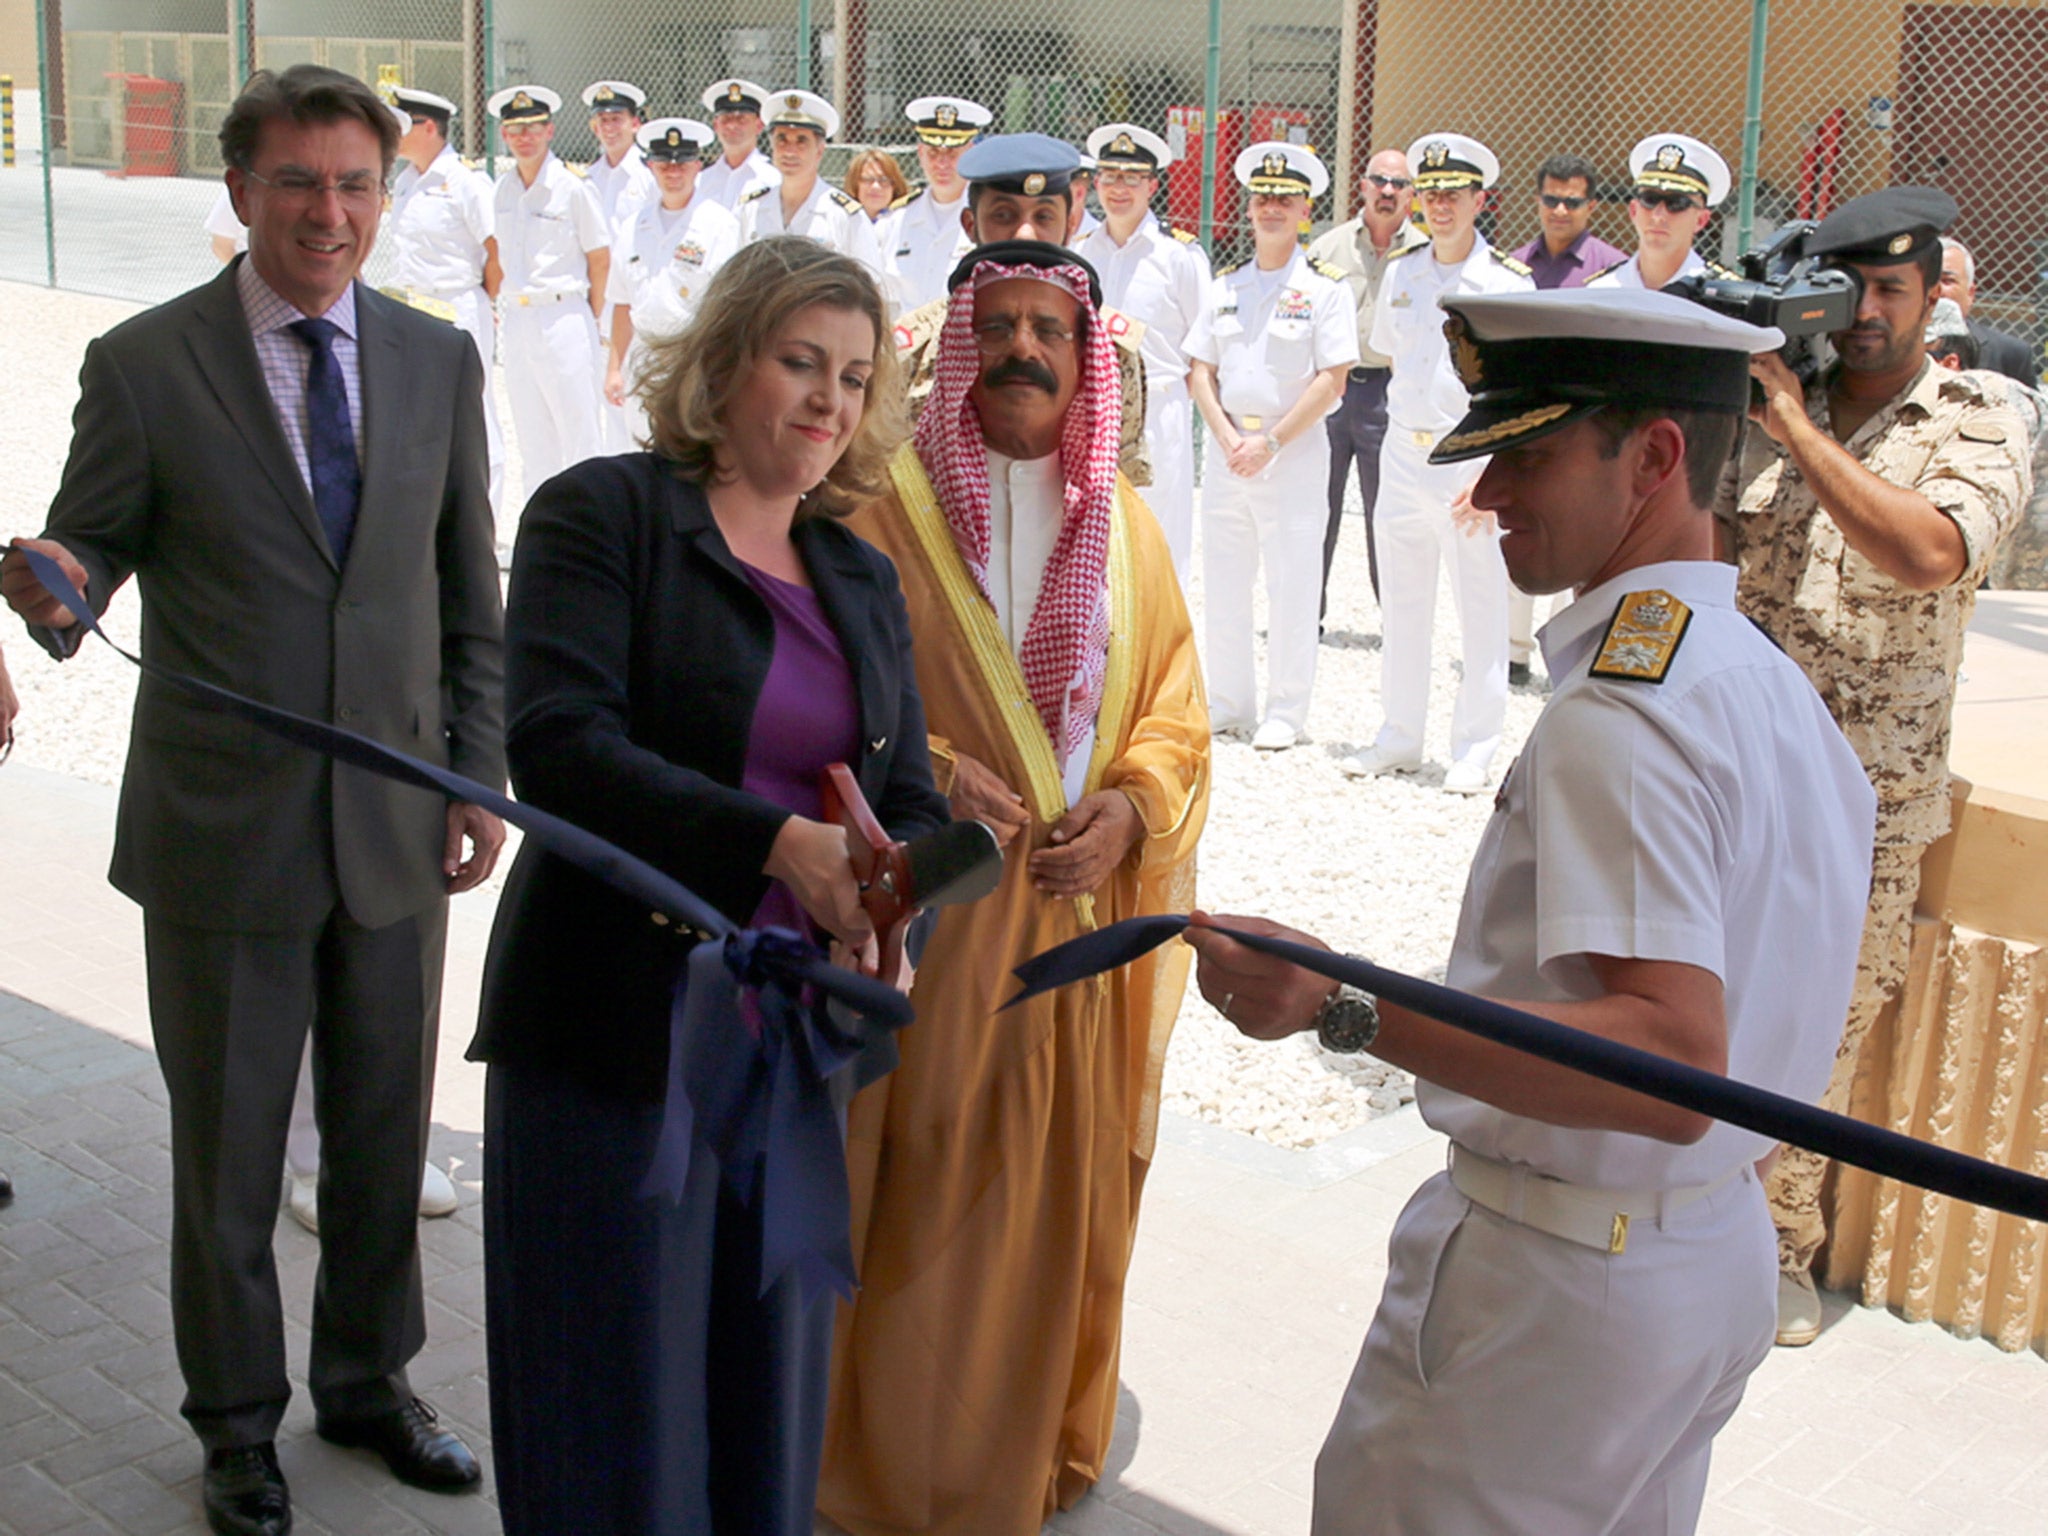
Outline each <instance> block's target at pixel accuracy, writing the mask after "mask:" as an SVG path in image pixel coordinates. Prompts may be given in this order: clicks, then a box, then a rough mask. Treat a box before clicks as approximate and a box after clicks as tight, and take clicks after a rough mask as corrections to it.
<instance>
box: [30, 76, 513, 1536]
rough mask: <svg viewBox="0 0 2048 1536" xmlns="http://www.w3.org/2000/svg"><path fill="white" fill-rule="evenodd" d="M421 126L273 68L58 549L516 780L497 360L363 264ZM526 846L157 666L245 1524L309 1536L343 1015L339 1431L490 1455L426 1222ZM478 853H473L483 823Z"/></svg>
mask: <svg viewBox="0 0 2048 1536" xmlns="http://www.w3.org/2000/svg"><path fill="white" fill-rule="evenodd" d="M397 138H398V135H397V125H396V123H395V122H394V121H393V119H392V117H391V115H390V114H389V113H388V112H387V110H386V109H385V107H384V106H383V104H382V103H381V102H380V101H379V100H378V99H377V97H376V96H375V94H374V93H372V92H371V91H370V90H369V89H368V88H367V87H366V86H364V85H363V84H362V83H361V82H360V81H357V80H354V79H351V78H350V77H348V76H346V75H341V74H337V73H335V72H333V71H330V70H325V69H320V68H316V67H313V66H299V67H295V68H293V69H289V70H286V71H284V72H283V73H282V74H281V75H271V74H270V73H268V72H267V71H262V72H258V73H257V74H256V75H255V76H254V77H252V78H251V80H250V81H249V83H248V85H247V86H246V87H245V88H244V90H243V93H242V95H241V96H240V98H239V99H238V100H237V101H236V102H235V104H234V106H233V107H232V108H231V109H230V111H229V114H228V119H227V122H226V124H225V125H224V126H223V128H222V129H221V149H222V155H223V159H224V160H225V162H226V163H227V166H228V170H227V174H226V179H227V185H228V189H229V191H230V193H231V194H232V195H233V198H234V203H235V208H236V212H237V213H238V214H239V215H240V217H241V218H242V221H243V222H244V223H245V224H247V225H248V227H249V252H248V255H247V256H246V257H244V258H242V259H240V260H237V261H235V262H234V263H232V264H231V265H230V266H229V267H228V268H227V269H226V270H225V271H223V272H222V273H221V275H220V276H219V277H217V278H216V279H214V280H213V281H212V282H210V283H208V284H207V285H206V286H204V287H202V288H199V289H195V290H194V291H192V292H190V293H188V294H185V295H184V296H182V297H180V298H177V299H173V300H172V301H171V302H169V303H168V304H165V305H162V306H161V307H159V308H157V309H154V310H151V311H149V312H148V313H146V314H143V315H139V316H137V317H136V318H135V319H133V320H130V321H128V322H127V323H126V324H124V325H121V326H119V327H117V328H116V329H114V330H113V331H111V332H109V333H108V334H107V335H105V336H103V337H101V338H99V340H97V341H95V342H94V343H93V344H92V345H91V346H90V347H89V348H88V349H87V352H86V356H85V364H84V368H83V370H82V372H81V375H80V383H81V390H82V393H81V396H80V399H79V404H78V410H77V414H76V416H75V418H74V437H73V441H72V447H71V457H70V460H69V462H68V463H67V465H66V466H65V471H64V478H63V482H62V485H61V486H60V488H59V490H58V493H57V498H56V501H55V502H54V503H53V504H52V506H51V509H50V519H49V527H48V529H47V530H46V532H45V535H44V536H43V538H41V539H39V540H35V541H30V542H31V543H32V546H33V547H36V548H39V549H41V550H42V551H43V552H45V553H47V554H49V555H50V556H51V557H52V558H55V559H57V560H58V561H59V563H60V564H61V565H63V566H64V567H65V569H66V573H67V574H68V575H69V576H70V577H71V578H72V580H73V581H74V582H76V583H77V584H78V585H79V586H80V587H81V588H82V589H83V590H84V591H85V592H86V594H87V595H88V597H89V598H90V599H91V601H92V603H93V604H94V605H95V607H97V608H100V609H104V607H105V606H106V604H107V602H108V600H109V599H110V598H111V597H112V595H113V593H114V591H115V590H116V589H117V588H118V587H119V586H120V585H121V583H122V582H123V581H125V580H126V579H127V578H128V577H129V576H130V575H134V576H135V577H137V580H138V586H139V589H140V592H141V598H142V636H143V645H144V648H145V651H146V653H147V656H148V659H150V660H151V661H153V662H154V663H157V664H159V665H161V666H164V667H167V668H169V669H171V670H172V671H174V672H179V673H186V674H190V675H192V676H196V677H199V678H202V679H204V680H206V681H208V682H212V683H216V684H219V685H220V686H222V687H225V688H229V689H233V690H235V691H236V692H239V693H243V694H246V695H249V696H251V697H253V698H257V699H260V700H263V701H264V702H266V703H270V704H275V705H279V706H281V707H283V708H285V709H290V710H294V711H297V712H298V713H301V714H305V715H310V716H313V717H314V718H317V719H322V720H328V721H332V722H333V723H335V724H337V725H342V726H346V727H348V728H350V729H352V730H355V731H359V732H361V733H363V734H365V735H368V736H371V737H374V738H375V739H377V740H379V741H382V742H384V743H386V744H387V745H390V746H394V747H398V748H401V749H403V750H405V751H408V752H411V753H413V754H415V755H418V756H420V757H423V758H426V759H428V760H430V761H433V762H436V763H440V764H445V765H447V766H449V767H452V768H454V769H455V770H456V771H457V772H460V773H465V774H468V775H469V776H471V777H473V778H476V779H480V780H482V781H484V782H485V783H488V784H491V785H493V786H495V785H498V784H500V783H502V782H503V777H504V762H503V746H502V736H503V705H502V701H501V688H502V678H503V666H502V658H501V651H500V625H501V610H500V600H499V588H498V571H497V562H496V559H495V555H494V546H493V541H492V530H491V510H490V502H489V498H488V495H487V470H486V463H485V436H484V423H483V416H482V407H481V400H482V393H481V386H480V379H479V369H478V363H477V357H476V349H475V348H474V347H473V346H471V345H470V342H469V338H468V337H467V336H465V335H463V333H462V332H460V331H458V330H456V329H454V328H453V327H452V326H448V325H445V324H443V323H442V322H440V321H438V320H436V319H433V318H431V317H429V316H426V315H423V314H420V313H418V312H416V311H413V310H410V309H407V308H405V307H404V306H402V305H399V304H396V303H394V302H392V301H390V300H388V299H385V298H384V297H382V296H381V295H379V294H377V293H375V292H374V291H372V290H370V289H368V288H365V287H363V286H361V285H359V284H357V283H356V281H355V276H356V273H357V271H358V270H359V269H360V267H361V266H362V262H363V258H364V257H365V256H366V255H367V254H368V253H369V250H370V247H371V244H372V242H374V240H375V239H376V234H377V224H378V220H379V217H380V214H381V211H382V204H383V193H384V180H385V177H386V175H387V174H388V172H389V170H390V168H391V163H392V158H393V155H394V154H395V152H396V148H397ZM0 592H4V594H5V596H6V598H7V601H8V602H9V603H10V604H11V605H12V606H13V607H14V609H15V610H16V611H17V612H18V613H19V614H21V616H22V617H23V618H25V619H26V620H27V621H28V623H29V624H30V626H31V633H32V634H33V635H34V636H35V637H36V638H37V640H38V641H39V642H40V643H41V644H43V645H44V647H45V648H46V649H48V650H49V651H50V652H51V653H52V654H54V655H56V656H58V657H59V658H60V659H61V658H63V657H65V656H68V655H69V654H71V653H72V652H73V651H75V650H76V649H77V646H78V644H79V642H80V638H81V634H80V626H78V625H76V624H75V623H73V622H72V621H71V620H70V616H69V615H68V614H67V613H66V612H64V611H63V610H62V609H61V608H60V607H59V606H58V605H57V604H55V602H54V601H53V600H52V599H51V598H50V597H49V594H48V593H46V592H45V591H44V590H43V588H42V586H41V585H40V583H38V582H37V581H36V580H35V578H34V577H33V575H32V574H31V573H30V572H29V570H28V569H27V562H26V561H24V560H23V559H21V557H20V556H19V555H18V554H14V553H10V554H8V555H7V557H6V558H5V560H4V561H0ZM503 837H504V830H503V827H502V826H501V825H500V824H499V823H498V821H497V820H496V818H495V817H492V816H490V815H489V814H488V813H486V812H484V811H481V810H479V809H478V808H476V807H473V806H463V805H448V804H444V803H443V802H441V801H439V800H437V799H434V798H433V797H430V796H428V795H425V794H422V793H421V792H420V791H418V790H415V789H408V788H402V787H398V786H395V785H392V784H390V783H387V782H385V781H382V780H379V779H375V778H372V777H370V776H369V775H366V774H363V773H361V772H359V771H357V770H354V769H349V768H343V767H337V766H335V765H333V764H331V763H330V762H328V761H327V760H326V759H324V758H321V757H319V756H316V755H315V754H313V753H310V752H306V751H303V750H301V749H299V748H298V747H295V746H290V745H286V744H283V743H281V742H278V741H275V740H273V739H272V738H269V737H267V736H265V735H263V734H262V733H261V732H259V731H258V730H257V729H256V728H254V727H253V726H251V725H248V724H246V723H244V722H243V721H240V720H237V719H234V718H231V717H229V716H227V715H224V714H220V713H215V712H211V711H208V710H206V709H204V708H201V707H199V706H197V705H195V704H194V703H192V702H191V701H190V700H188V699H187V698H185V697H184V696H183V695H181V694H180V693H178V692H177V691H175V690H173V689H171V688H169V687H167V686H165V685H163V684H161V683H159V682H158V681H156V680H155V679H153V678H150V677H147V676H145V677H144V678H143V680H142V682H141V686H140V688H139V690H138V692H137V695H136V704H135V722H134V732H133V738H132V741H131V744H130V748H129V756H128V767H127V772H126V775H125V777H124V779H123V782H122V789H121V806H120V814H119V820H118V823H117V829H116V838H115V848H114V859H113V870H112V877H111V878H112V880H113V882H114V884H115V885H116V886H117V887H119V888H120V889H121V890H123V891H125V892H126V893H127V894H129V895H130V896H132V897H134V898H135V900H136V901H138V902H139V903H140V904H141V905H142V908H143V917H144V934H145V940H146V944H147V951H148V972H149V990H150V1014H151V1026H152V1030H153V1033H154V1035H155V1040H156V1046H157V1054H158V1058H159V1061H160V1063H161V1066H162V1069H163V1073H164V1081H165V1083H166V1085H167V1086H168V1088H169V1090H170V1106H171V1156H172V1190H173V1227H172V1237H171V1305H172V1314H173V1319H174V1322H175V1325H176V1333H177V1343H178V1359H179V1364H180V1366H181V1367H182V1369H183V1372H184V1377H185V1385H186V1397H185V1402H184V1405H183V1406H184V1413H185V1416H186V1418H187V1419H188V1420H189V1421H190V1422H191V1424H192V1426H193V1428H194V1429H195V1430H197V1432H198V1434H199V1438H200V1440H201V1443H202V1444H203V1445H204V1447H205V1449H206V1452H207V1457H206V1475H205V1479H204V1485H203V1493H204V1499H205V1504H206V1512H207V1516H208V1519H209V1521H210V1522H211V1524H212V1527H213V1529H214V1530H216V1531H220V1532H231V1533H262V1536H280V1533H282V1532H285V1531H288V1530H289V1529H290V1527H291V1509H290V1500H289V1495H288V1493H287V1491H286V1488H285V1483H284V1478H283V1476H282V1474H281V1473H280V1472H279V1471H278V1466H277V1459H276V1455H275V1452H274V1450H273V1447H272V1441H273V1438H274V1436H275V1434H276V1430H277V1426H278V1423H279V1422H280V1420H281V1418H282V1416H283V1413H284V1406H285V1401H286V1399H287V1398H288V1396H289V1395H290V1386H289V1384H288V1382H287V1379H286V1375H285V1355H284V1328H283V1316H282V1311H281V1308H280V1304H279V1300H278V1289H277V1275H276V1268H275V1262H274V1259H273V1255H272V1251H271V1237H272V1229H273V1228H274V1226H275V1223H276V1217H277V1203H278V1168H279V1167H280V1165H281V1162H282V1159H283V1155H284V1139H285V1127H286V1122H287V1119H288V1116H289V1114H290V1109H291V1097H292V1086H293V1082H294V1079H295V1078H296V1076H297V1073H298V1070H299V1059H300V1051H301V1047H302V1044H303V1042H304V1040H305V1038H306V1032H307V1030H308V1029H310V1030H311V1031H312V1039H313V1063H314V1094H315V1103H316V1105H317V1111H318V1115H319V1120H320V1125H321V1130H322V1133H323V1138H324V1155H323V1159H322V1162H323V1166H322V1168H321V1181H320V1182H321V1187H320V1196H319V1198H320V1215H321V1245H322V1252H321V1265H320V1272H319V1277H318V1280H317V1282H316V1289H315V1294H314V1300H313V1334H312V1351H311V1358H310V1364H309V1368H308V1372H307V1375H308V1381H309V1385H310V1387H311V1389H312V1395H313V1402H314V1407H315V1410H316V1413H317V1423H318V1428H319V1431H320V1433H321V1434H322V1435H323V1436H325V1437H326V1438H327V1439H329V1440H332V1441H336V1442H338V1443H340V1444H343V1445H355V1446H363V1447H367V1448H369V1449H372V1450H375V1451H377V1452H379V1453H380V1454H382V1455H383V1457H384V1459H385V1460H386V1462H387V1463H389V1465H390V1466H391V1468H392V1470H393V1471H394V1472H395V1473H396V1474H397V1475H398V1476H400V1477H401V1478H404V1479H405V1480H407V1481H408V1482H412V1483H415V1484H418V1485H420V1486H424V1487H433V1488H443V1489H453V1488H462V1487H469V1486H473V1485H474V1484H475V1483H476V1482H477V1480H478V1478H479V1476H480V1473H479V1469H478V1467H477V1463H476V1459H475V1458H474V1457H473V1456H472V1455H471V1454H470V1452H469V1449H468V1448H467V1447H466V1446H465V1445H463V1444H462V1442H461V1440H460V1439H459V1438H457V1437H456V1436H455V1435H454V1434H452V1433H451V1432H449V1431H448V1430H446V1429H443V1428H441V1427H440V1426H439V1425H438V1424H437V1423H436V1421H435V1418H434V1414H433V1410H432V1409H431V1408H429V1407H428V1406H427V1405H425V1404H423V1403H421V1402H420V1401H419V1400H418V1399H417V1398H416V1397H414V1395H413V1393H412V1390H411V1388H410V1386H409V1384H408V1382H407V1379H406V1364H407V1362H408V1361H409V1360H411V1359H412V1357H413V1356H414V1355H415V1354H417V1353H418V1351H419V1349H420V1347H421V1345H422V1344H423V1343H424V1341H425V1332H426V1329H425V1317H424V1309H423V1306H422V1301H421V1294H420V1265H419V1250H418V1239H417V1235H416V1232H415V1226H414V1206H415V1203H416V1202H417V1200H418V1198H419V1186H420V1168H421V1163H422V1160H423V1159H424V1157H425V1152H426V1128H427V1113H428V1105H429V1099H430V1091H431V1086H432V1082H433V1060H434V1046H435V1037H436V1032H437V1027H438V1009H439V1003H440V988H441V970H442V952H443V942H444V938H445V934H446V924H447V897H448V894H449V893H450V892H451V891H460V890H465V889H467V888H469V887H470V886H473V885H475V884H477V883H478V882H479V881H481V880H482V879H483V878H484V877H485V876H486V875H487V874H488V873H489V872H490V868H491V865H492V863H493V862H494V861H495V859H496V856H497V852H498V848H499V845H500V844H501V842H502V840H503ZM465 840H467V842H468V844H469V845H470V852H469V855H468V857H467V858H465V857H464V846H463V845H464V842H465Z"/></svg>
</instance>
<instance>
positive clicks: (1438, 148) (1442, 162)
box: [1422, 139, 1451, 171]
mask: <svg viewBox="0 0 2048 1536" xmlns="http://www.w3.org/2000/svg"><path fill="white" fill-rule="evenodd" d="M1422 163H1423V164H1424V165H1426V166H1428V167H1429V168H1430V169H1431V170H1433V171H1434V170H1441V169H1443V167H1445V166H1446V165H1449V164H1450V163H1451V146H1450V145H1448V144H1446V143H1445V142H1444V141H1443V140H1442V139H1436V140H1434V141H1432V142H1431V143H1429V144H1426V145H1424V146H1423V150H1422Z"/></svg>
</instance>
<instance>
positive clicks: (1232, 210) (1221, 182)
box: [1166, 107, 1244, 249]
mask: <svg viewBox="0 0 2048 1536" xmlns="http://www.w3.org/2000/svg"><path fill="white" fill-rule="evenodd" d="M1204 126H1205V114H1204V113H1203V111H1202V109H1201V108H1200V107H1168V108H1167V109H1166V143H1167V146H1168V147H1169V148H1170V149H1172V150H1173V154H1174V160H1173V164H1172V165H1171V166H1169V167H1168V168H1167V173H1166V174H1167V189H1166V210H1167V213H1168V215H1169V217H1170V221H1171V222H1172V223H1174V224H1175V225H1178V226H1179V227H1180V228H1182V229H1185V230H1187V231H1189V232H1190V233H1193V234H1200V233H1201V230H1202V136H1203V129H1204ZM1242 148H1244V114H1243V113H1241V112H1239V111H1238V110H1237V109H1236V108H1234V107H1225V108H1223V109H1222V110H1220V111H1219V112H1217V114H1216V190H1215V200H1214V201H1213V203H1212V204H1211V205H1210V211H1211V213H1212V214H1213V216H1214V219H1215V245H1216V247H1217V248H1218V249H1221V248H1223V247H1224V246H1227V245H1229V244H1230V243H1231V242H1232V241H1233V240H1234V239H1235V238H1236V235H1237V230H1238V226H1239V225H1240V224H1241V223H1242V222H1243V218H1242V215H1243V211H1244V199H1243V197H1241V196H1240V195H1239V194H1240V192H1241V190H1242V189H1241V188H1240V187H1239V186H1238V184H1237V177H1236V175H1235V174H1233V172H1232V170H1231V167H1232V166H1233V165H1235V164H1236V163H1237V152H1238V151H1239V150H1240V149H1242Z"/></svg>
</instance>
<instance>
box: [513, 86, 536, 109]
mask: <svg viewBox="0 0 2048 1536" xmlns="http://www.w3.org/2000/svg"><path fill="white" fill-rule="evenodd" d="M512 105H513V106H515V107H517V108H518V109H519V110H520V111H522V112H524V111H525V110H526V109H527V108H528V107H530V106H532V105H533V98H532V97H531V96H529V95H527V94H526V92H524V91H521V92H520V93H519V94H518V95H517V96H514V97H513V98H512Z"/></svg>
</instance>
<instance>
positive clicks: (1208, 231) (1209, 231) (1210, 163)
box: [1200, 0, 1223, 251]
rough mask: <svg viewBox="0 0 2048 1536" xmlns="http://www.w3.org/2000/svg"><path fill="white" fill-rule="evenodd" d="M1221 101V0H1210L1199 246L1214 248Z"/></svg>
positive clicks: (1203, 118)
mask: <svg viewBox="0 0 2048 1536" xmlns="http://www.w3.org/2000/svg"><path fill="white" fill-rule="evenodd" d="M1222 99H1223V0H1209V68H1208V74H1207V76H1206V77H1205V79H1204V80H1203V82H1202V227H1201V231H1200V232H1201V236H1202V244H1203V245H1205V246H1208V247H1209V249H1210V250H1212V251H1213V250H1214V249H1215V248H1216V113H1217V111H1218V109H1219V107H1220V104H1221V102H1222Z"/></svg>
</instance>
